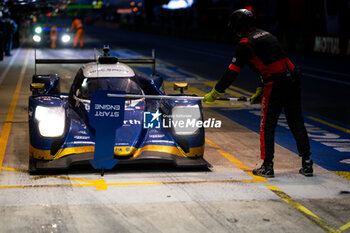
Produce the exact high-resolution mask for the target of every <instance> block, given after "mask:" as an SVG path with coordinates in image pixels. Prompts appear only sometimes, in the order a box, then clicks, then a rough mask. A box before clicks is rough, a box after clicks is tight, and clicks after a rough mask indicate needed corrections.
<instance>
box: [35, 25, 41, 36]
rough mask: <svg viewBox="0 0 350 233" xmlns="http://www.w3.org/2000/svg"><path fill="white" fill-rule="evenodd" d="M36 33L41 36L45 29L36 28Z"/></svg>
mask: <svg viewBox="0 0 350 233" xmlns="http://www.w3.org/2000/svg"><path fill="white" fill-rule="evenodd" d="M34 31H35V32H36V33H38V34H40V33H41V32H42V31H43V29H42V28H41V27H40V26H39V27H36V28H35V30H34Z"/></svg>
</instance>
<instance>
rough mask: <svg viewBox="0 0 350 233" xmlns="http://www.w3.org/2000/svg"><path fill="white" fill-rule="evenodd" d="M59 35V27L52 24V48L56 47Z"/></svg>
mask: <svg viewBox="0 0 350 233" xmlns="http://www.w3.org/2000/svg"><path fill="white" fill-rule="evenodd" d="M57 37H58V32H57V27H56V26H55V25H52V26H51V28H50V40H51V48H52V49H55V48H56V41H57Z"/></svg>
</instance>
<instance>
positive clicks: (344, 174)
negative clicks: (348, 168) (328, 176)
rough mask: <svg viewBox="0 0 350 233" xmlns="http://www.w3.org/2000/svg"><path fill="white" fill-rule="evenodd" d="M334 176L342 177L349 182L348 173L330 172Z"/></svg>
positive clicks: (349, 176) (349, 173)
mask: <svg viewBox="0 0 350 233" xmlns="http://www.w3.org/2000/svg"><path fill="white" fill-rule="evenodd" d="M332 172H333V173H334V174H336V175H338V176H342V177H344V178H345V179H347V180H348V181H350V172H342V171H332Z"/></svg>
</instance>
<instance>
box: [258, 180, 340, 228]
mask: <svg viewBox="0 0 350 233" xmlns="http://www.w3.org/2000/svg"><path fill="white" fill-rule="evenodd" d="M265 187H267V188H268V189H270V190H271V191H272V192H273V193H275V194H276V195H277V196H279V197H280V198H281V199H282V200H283V201H284V202H286V203H287V204H288V205H290V206H291V207H293V208H294V209H296V210H298V211H300V212H301V213H302V214H304V215H305V216H306V217H307V218H308V219H310V220H311V221H313V222H314V223H316V224H317V225H318V226H320V227H321V228H322V229H323V230H325V231H326V232H337V231H336V230H335V229H333V228H332V227H330V226H329V225H328V224H327V223H326V222H325V221H323V220H322V219H321V218H320V217H318V216H317V215H315V214H314V213H312V212H311V211H310V210H309V209H307V208H306V207H304V206H303V205H301V204H300V203H299V202H297V201H295V200H294V199H292V198H291V197H290V196H288V195H287V194H286V193H284V192H283V191H282V190H281V189H279V188H277V187H276V186H274V185H266V186H265Z"/></svg>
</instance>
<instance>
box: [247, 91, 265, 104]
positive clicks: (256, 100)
mask: <svg viewBox="0 0 350 233" xmlns="http://www.w3.org/2000/svg"><path fill="white" fill-rule="evenodd" d="M262 93H263V87H258V88H257V89H256V92H255V94H254V95H252V97H250V104H260V103H261V96H262Z"/></svg>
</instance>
